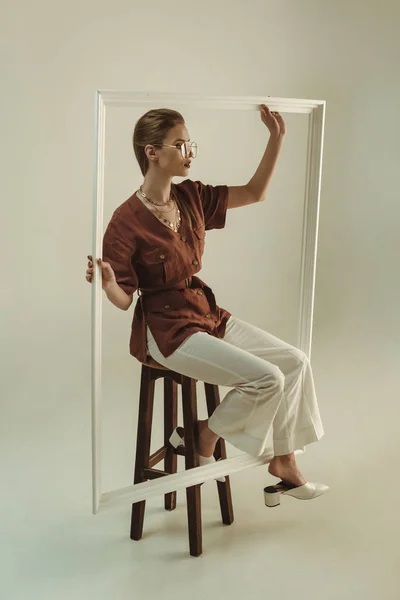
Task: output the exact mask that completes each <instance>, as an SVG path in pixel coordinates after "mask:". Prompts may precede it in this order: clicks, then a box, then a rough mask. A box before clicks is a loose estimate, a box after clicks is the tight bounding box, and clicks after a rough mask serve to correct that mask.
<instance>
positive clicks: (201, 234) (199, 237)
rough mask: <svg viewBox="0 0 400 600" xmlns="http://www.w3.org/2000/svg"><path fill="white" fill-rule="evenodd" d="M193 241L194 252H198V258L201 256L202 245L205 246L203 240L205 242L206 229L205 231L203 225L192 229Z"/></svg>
mask: <svg viewBox="0 0 400 600" xmlns="http://www.w3.org/2000/svg"><path fill="white" fill-rule="evenodd" d="M193 233H194V236H193V240H194V244H195V246H196V250H197V251H198V252H199V254H200V256H201V255H202V254H203V252H204V244H205V240H206V229H205V224H204V223H202V224H201V225H198V226H197V227H195V228H194V229H193Z"/></svg>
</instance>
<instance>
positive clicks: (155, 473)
mask: <svg viewBox="0 0 400 600" xmlns="http://www.w3.org/2000/svg"><path fill="white" fill-rule="evenodd" d="M166 475H170V473H167V472H166V471H161V470H160V469H143V477H144V478H145V479H158V478H159V477H165V476H166Z"/></svg>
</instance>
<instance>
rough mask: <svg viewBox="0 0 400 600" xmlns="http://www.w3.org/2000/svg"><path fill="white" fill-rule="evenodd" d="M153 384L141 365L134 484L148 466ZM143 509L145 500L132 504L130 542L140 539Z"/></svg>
mask: <svg viewBox="0 0 400 600" xmlns="http://www.w3.org/2000/svg"><path fill="white" fill-rule="evenodd" d="M154 384H155V382H154V379H152V377H151V369H150V368H149V367H146V366H145V365H143V366H142V376H141V382H140V398H139V416H138V426H137V439H136V458H135V475H134V483H142V482H143V481H145V478H144V477H143V469H145V468H146V467H147V466H148V464H149V458H150V443H151V424H152V420H153V405H154ZM145 508H146V501H145V500H143V501H141V502H135V503H134V504H132V517H131V536H130V537H131V539H132V540H140V538H141V537H142V533H143V522H144V511H145Z"/></svg>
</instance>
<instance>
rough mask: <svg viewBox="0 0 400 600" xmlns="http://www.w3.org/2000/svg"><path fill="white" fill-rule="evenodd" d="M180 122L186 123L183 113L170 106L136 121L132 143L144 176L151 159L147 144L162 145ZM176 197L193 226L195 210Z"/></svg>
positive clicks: (184, 214) (149, 113)
mask: <svg viewBox="0 0 400 600" xmlns="http://www.w3.org/2000/svg"><path fill="white" fill-rule="evenodd" d="M180 124H182V125H184V124H185V119H184V118H183V116H182V115H181V113H179V112H178V111H176V110H172V109H169V108H155V109H152V110H149V111H148V112H147V113H145V114H144V115H143V116H142V117H140V119H139V120H138V121H137V122H136V124H135V129H134V131H133V138H132V143H133V150H134V152H135V156H136V159H137V161H138V163H139V167H140V170H141V172H142V175H143V176H145V175H146V173H147V171H148V169H149V159H148V158H147V156H146V153H145V151H144V149H145V146H147V144H151V145H152V146H160V147H161V144H163V143H164V140H165V138H166V137H167V135H168V133H169V130H170V129H172V128H173V127H175V125H180ZM175 199H176V202H177V204H178V207H179V210H180V211H181V214H182V216H183V217H186V218H187V219H188V221H189V224H190V226H192V223H193V221H194V220H195V214H194V212H193V210H192V209H191V207H190V206H189V205H188V204H187V203H186V202H182V200H181V199H180V198H177V197H176V196H175Z"/></svg>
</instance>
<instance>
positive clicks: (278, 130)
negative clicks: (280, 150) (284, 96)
mask: <svg viewBox="0 0 400 600" xmlns="http://www.w3.org/2000/svg"><path fill="white" fill-rule="evenodd" d="M260 112H261V120H262V122H263V123H264V124H265V125H266V126H267V127H268V129H269V132H270V134H271V137H283V136H284V135H285V134H286V123H285V121H284V120H283V117H282V116H281V115H280V113H278V112H271V111H270V110H269V108H268V106H266V105H265V104H260Z"/></svg>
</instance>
